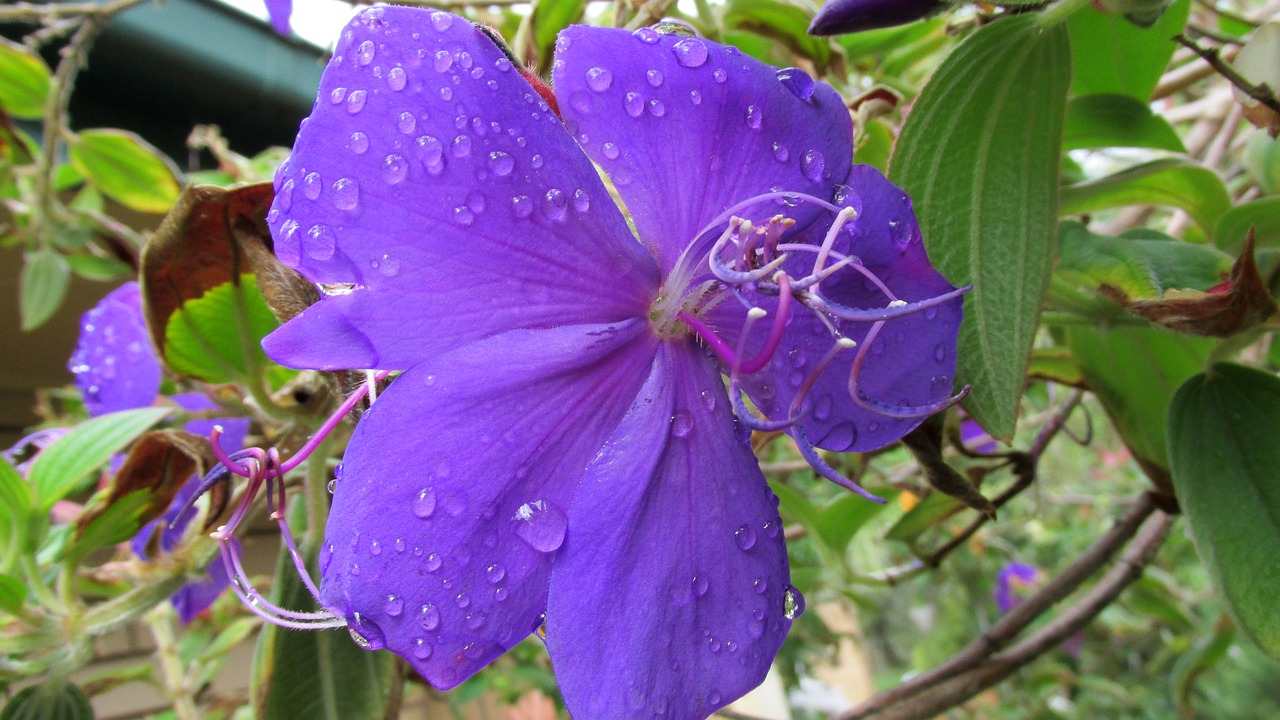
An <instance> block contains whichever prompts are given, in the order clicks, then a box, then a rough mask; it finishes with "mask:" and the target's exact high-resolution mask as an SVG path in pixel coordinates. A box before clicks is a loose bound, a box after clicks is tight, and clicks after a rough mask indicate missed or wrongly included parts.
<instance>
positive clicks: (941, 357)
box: [933, 343, 947, 362]
mask: <svg viewBox="0 0 1280 720" xmlns="http://www.w3.org/2000/svg"><path fill="white" fill-rule="evenodd" d="M933 359H934V360H936V361H937V362H946V360H947V346H946V345H944V344H942V343H938V344H937V345H936V346H935V347H934V348H933Z"/></svg>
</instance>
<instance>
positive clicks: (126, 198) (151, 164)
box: [67, 130, 179, 213]
mask: <svg viewBox="0 0 1280 720" xmlns="http://www.w3.org/2000/svg"><path fill="white" fill-rule="evenodd" d="M67 152H68V153H69V154H70V157H71V164H72V165H75V167H76V169H77V170H79V171H80V173H81V174H82V175H84V177H85V178H86V179H87V180H88V181H89V182H91V183H93V184H94V185H95V186H97V188H98V189H99V190H101V191H102V192H103V193H104V194H106V195H107V196H108V197H110V198H111V199H113V200H115V201H117V202H119V203H120V204H122V205H125V206H126V207H129V208H132V209H134V210H138V211H141V212H150V213H163V212H167V211H168V210H169V208H170V207H172V206H173V203H174V202H175V201H176V200H177V199H178V191H179V184H178V174H179V173H178V171H177V169H176V168H174V167H173V163H172V162H171V161H170V160H169V159H168V158H166V157H165V156H164V155H163V154H162V153H161V152H160V151H159V150H157V149H155V148H154V147H152V146H151V145H150V144H148V143H147V142H146V141H145V140H143V139H142V138H140V137H138V136H137V135H134V134H133V133H129V132H125V131H123V130H82V131H81V132H80V133H79V134H77V135H76V136H75V138H74V139H73V140H72V141H71V142H69V143H68V144H67Z"/></svg>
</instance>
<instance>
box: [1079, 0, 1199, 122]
mask: <svg viewBox="0 0 1280 720" xmlns="http://www.w3.org/2000/svg"><path fill="white" fill-rule="evenodd" d="M1190 13H1191V0H1175V2H1174V3H1173V4H1172V5H1170V6H1169V9H1167V10H1165V12H1164V15H1162V16H1161V17H1160V19H1159V20H1158V21H1157V22H1156V24H1155V25H1153V26H1152V27H1149V28H1140V27H1137V26H1136V25H1134V24H1133V23H1131V22H1129V21H1128V20H1126V19H1125V18H1124V16H1122V15H1121V14H1120V13H1104V12H1101V11H1099V10H1095V9H1093V8H1085V9H1084V10H1081V11H1080V12H1077V13H1076V14H1075V15H1072V16H1071V19H1070V20H1068V21H1067V27H1068V28H1070V30H1071V55H1072V58H1073V60H1074V63H1075V74H1074V77H1073V78H1072V81H1071V89H1072V90H1073V91H1074V92H1075V94H1076V95H1094V94H1099V93H1123V94H1125V95H1128V96H1130V97H1132V98H1134V99H1136V100H1138V101H1140V102H1146V101H1147V100H1150V99H1151V93H1152V92H1153V91H1154V90H1155V88H1156V83H1158V82H1160V75H1161V74H1163V73H1164V69H1165V66H1166V65H1168V64H1169V58H1170V57H1172V56H1173V51H1174V49H1175V48H1176V47H1177V46H1176V45H1175V44H1174V42H1173V36H1174V35H1177V34H1178V33H1180V32H1182V28H1183V27H1184V26H1185V25H1186V24H1187V17H1188V15H1190Z"/></svg>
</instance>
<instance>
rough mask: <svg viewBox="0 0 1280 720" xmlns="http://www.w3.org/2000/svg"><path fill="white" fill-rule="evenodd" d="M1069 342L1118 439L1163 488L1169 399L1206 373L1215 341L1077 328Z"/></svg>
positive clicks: (1131, 330) (1070, 331) (1155, 332)
mask: <svg viewBox="0 0 1280 720" xmlns="http://www.w3.org/2000/svg"><path fill="white" fill-rule="evenodd" d="M1067 344H1068V346H1069V347H1070V348H1071V351H1072V352H1073V353H1074V354H1075V356H1076V362H1078V363H1079V365H1080V371H1081V373H1083V375H1084V379H1085V382H1086V384H1087V385H1088V387H1089V389H1090V390H1092V391H1093V392H1094V393H1095V394H1096V395H1097V396H1098V400H1100V401H1101V402H1102V407H1103V408H1105V409H1106V411H1107V414H1108V415H1110V416H1111V420H1112V422H1113V423H1115V427H1116V430H1117V431H1118V432H1119V433H1120V438H1121V439H1122V440H1124V443H1125V445H1127V446H1128V447H1129V450H1130V451H1131V452H1132V453H1133V456H1134V458H1135V459H1136V460H1137V461H1138V464H1139V465H1141V466H1142V468H1143V470H1144V471H1146V472H1147V474H1148V475H1149V476H1151V477H1152V480H1153V481H1155V482H1157V483H1158V484H1160V485H1162V486H1164V485H1165V483H1167V481H1168V468H1169V459H1168V451H1167V449H1166V444H1165V429H1164V428H1165V416H1166V414H1167V412H1168V408H1169V400H1170V398H1172V397H1173V393H1174V391H1175V390H1176V389H1177V388H1178V386H1179V385H1181V384H1182V383H1183V381H1185V380H1186V379H1187V378H1189V377H1191V376H1192V375H1194V374H1196V373H1198V372H1200V371H1201V370H1203V369H1204V364H1205V361H1206V360H1207V359H1208V357H1209V351H1210V350H1211V349H1212V348H1213V345H1214V343H1213V342H1211V341H1208V340H1202V339H1198V338H1191V337H1187V336H1186V335H1179V334H1177V333H1174V332H1171V331H1168V330H1160V329H1156V328H1154V327H1152V328H1113V329H1111V330H1099V329H1095V328H1091V327H1073V328H1070V329H1068V331H1067ZM1162 489H1164V490H1168V487H1162Z"/></svg>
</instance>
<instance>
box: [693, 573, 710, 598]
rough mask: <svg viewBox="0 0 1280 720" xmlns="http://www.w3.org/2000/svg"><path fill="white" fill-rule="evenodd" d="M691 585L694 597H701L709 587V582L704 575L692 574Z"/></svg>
mask: <svg viewBox="0 0 1280 720" xmlns="http://www.w3.org/2000/svg"><path fill="white" fill-rule="evenodd" d="M691 585H692V587H693V595H694V597H702V596H703V595H706V594H707V590H709V589H710V588H711V582H710V581H709V580H708V579H707V576H706V575H694V576H693V582H692V584H691Z"/></svg>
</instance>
